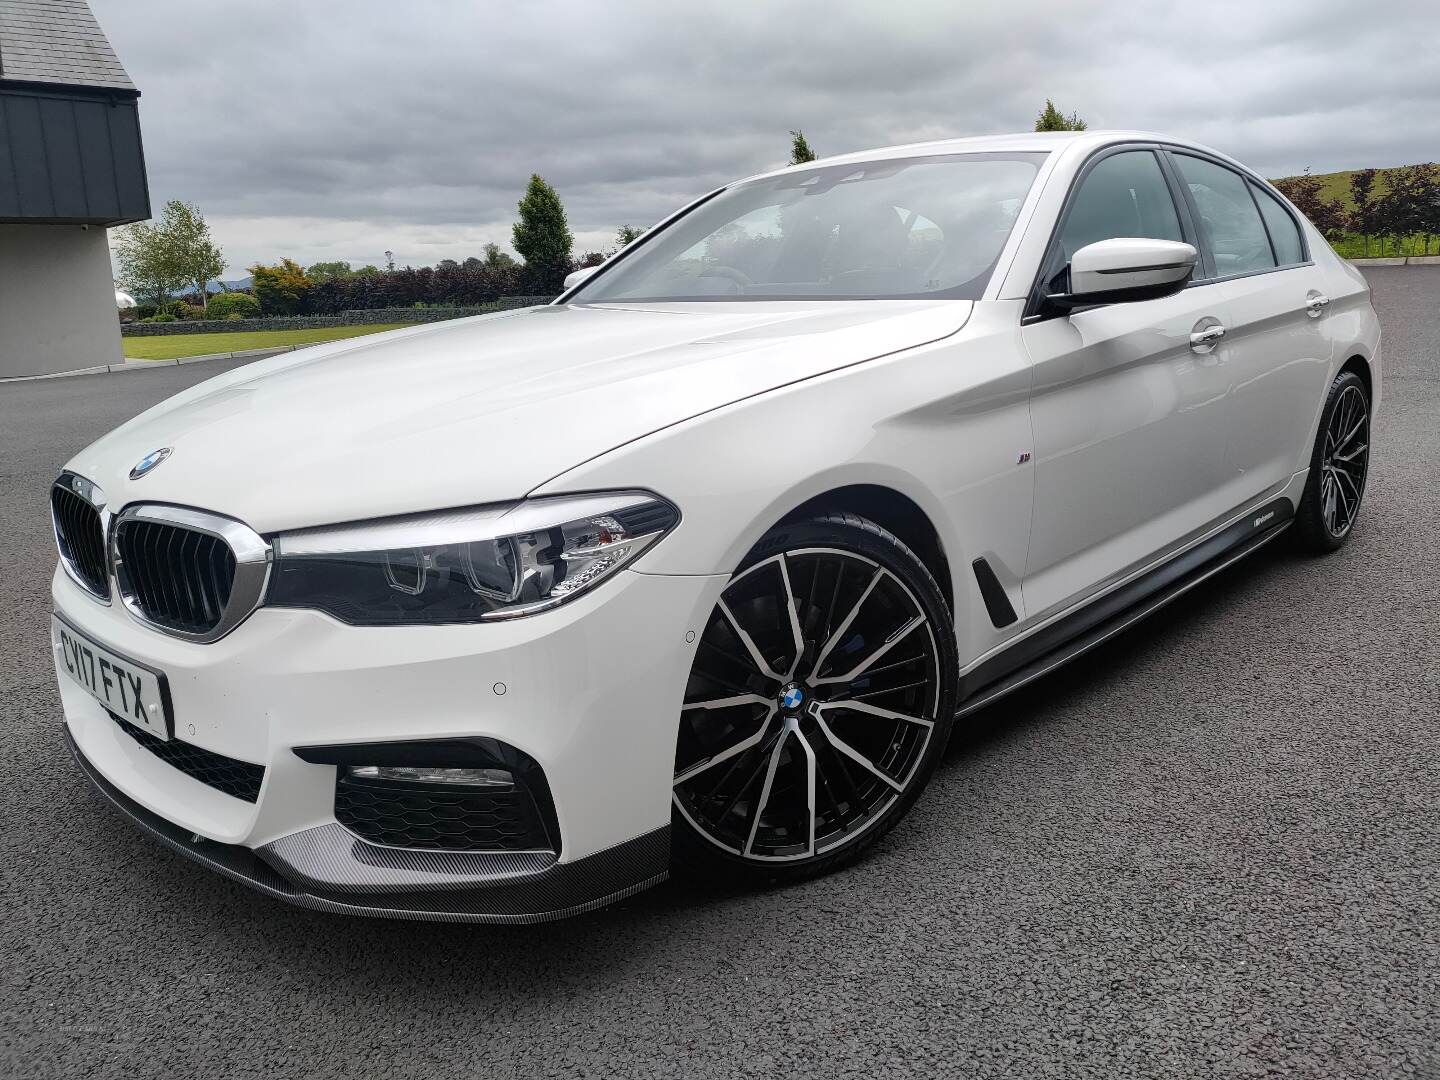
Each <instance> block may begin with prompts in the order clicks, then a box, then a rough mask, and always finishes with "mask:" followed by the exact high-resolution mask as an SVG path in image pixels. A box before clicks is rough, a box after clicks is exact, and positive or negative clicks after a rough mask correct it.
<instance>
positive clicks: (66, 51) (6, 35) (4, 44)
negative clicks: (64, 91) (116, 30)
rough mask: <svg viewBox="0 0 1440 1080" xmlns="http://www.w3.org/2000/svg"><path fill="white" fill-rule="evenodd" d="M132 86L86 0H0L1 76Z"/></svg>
mask: <svg viewBox="0 0 1440 1080" xmlns="http://www.w3.org/2000/svg"><path fill="white" fill-rule="evenodd" d="M5 79H16V80H21V81H24V82H34V83H59V84H63V85H66V86H95V87H104V88H107V89H117V90H134V89H135V84H134V83H132V82H131V81H130V76H129V75H126V74H125V69H124V68H123V67H121V66H120V61H119V59H118V58H117V57H116V56H115V50H114V49H112V48H111V47H110V42H109V41H107V40H106V39H105V32H104V31H103V30H101V29H100V24H99V23H98V22H96V21H95V16H94V15H93V14H92V13H91V11H90V8H89V6H88V5H87V4H86V3H85V0H0V80H5Z"/></svg>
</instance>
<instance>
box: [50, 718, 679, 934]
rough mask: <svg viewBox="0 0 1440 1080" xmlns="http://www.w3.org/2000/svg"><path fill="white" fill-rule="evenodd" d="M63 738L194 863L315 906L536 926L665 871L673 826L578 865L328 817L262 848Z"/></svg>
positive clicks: (147, 828)
mask: <svg viewBox="0 0 1440 1080" xmlns="http://www.w3.org/2000/svg"><path fill="white" fill-rule="evenodd" d="M65 740H66V742H67V743H68V744H69V747H70V751H71V753H72V754H74V755H75V761H76V763H77V764H79V766H80V768H81V771H83V772H84V773H85V776H86V777H87V778H88V779H89V781H90V783H91V784H92V785H93V786H94V788H95V790H96V792H97V793H98V794H99V795H100V796H101V797H102V798H104V799H105V801H107V802H108V803H109V804H110V805H111V806H112V807H114V808H115V809H116V810H118V811H119V812H120V814H121V815H122V816H123V817H126V818H128V819H129V820H130V821H131V822H133V823H134V824H135V825H136V826H138V827H139V828H140V830H141V831H142V832H144V833H147V834H148V835H150V836H151V837H152V838H154V839H156V840H158V841H160V843H162V844H164V845H165V846H166V847H168V848H169V849H170V850H172V851H175V852H177V853H179V854H181V855H183V856H185V857H186V858H187V859H190V860H192V861H193V862H197V863H200V864H201V865H202V866H205V867H207V868H209V869H211V870H214V871H215V872H217V873H220V874H223V875H225V876H226V877H228V878H232V879H233V880H235V881H239V882H241V883H242V884H245V885H248V886H250V887H251V888H252V889H255V890H256V891H258V892H261V893H264V894H265V895H267V896H270V897H273V898H275V899H277V900H283V901H285V902H287V903H290V904H295V905H297V906H299V907H303V908H310V909H313V910H316V911H331V912H337V913H343V914H349V915H368V916H372V917H376V918H399V919H421V920H429V921H436V922H477V923H537V922H548V921H550V920H552V919H563V918H567V917H569V916H571V915H579V914H581V913H583V912H586V911H590V910H593V909H595V908H599V907H603V906H605V905H606V904H610V903H614V902H615V901H616V900H621V899H624V898H625V897H627V896H631V895H633V894H634V893H637V892H640V891H641V890H643V889H647V888H649V887H650V886H652V885H658V884H659V883H660V882H662V881H664V880H665V878H666V877H667V876H669V870H668V866H669V858H670V827H669V826H668V825H665V826H662V827H660V828H658V829H655V830H653V831H651V832H648V833H645V834H643V835H641V836H637V837H635V838H634V839H632V840H628V841H625V842H624V843H621V844H617V845H615V846H614V847H611V848H608V849H606V850H604V851H599V852H596V853H594V854H592V855H589V856H586V857H585V858H582V859H578V860H576V861H574V862H568V863H560V862H557V861H556V859H555V857H554V856H553V855H551V854H549V853H532V852H444V851H414V850H406V849H399V848H387V847H382V846H380V845H378V844H371V843H368V842H367V841H364V840H361V839H359V838H358V837H356V836H355V835H353V834H352V833H350V832H349V831H348V830H347V829H345V827H344V826H342V825H339V824H336V823H333V822H332V823H330V824H326V825H319V826H316V827H314V828H311V829H305V830H302V831H300V832H297V833H292V834H290V835H289V836H284V837H281V838H279V839H278V840H274V841H272V842H270V843H269V844H266V845H264V846H263V847H260V848H257V849H251V848H248V847H244V846H241V845H238V844H222V843H220V842H218V841H215V840H208V839H205V838H204V837H201V836H198V835H197V834H195V833H191V832H188V831H187V830H185V829H183V828H182V827H180V826H179V825H176V824H174V823H173V822H170V821H167V820H165V819H164V818H162V817H160V816H159V815H158V814H154V813H152V812H150V811H149V810H147V809H145V808H144V807H143V806H141V805H140V804H139V803H137V802H135V801H134V800H133V799H131V798H129V797H128V796H127V795H125V794H124V793H123V792H122V791H120V790H119V789H118V788H116V787H115V786H114V785H113V784H111V783H110V782H109V781H108V780H106V779H105V777H104V776H102V775H101V774H100V772H99V770H98V769H96V768H95V766H94V765H92V764H91V763H90V761H89V760H88V759H87V758H86V757H85V755H84V753H83V752H82V751H81V750H80V748H79V746H77V745H76V743H75V740H74V738H73V737H72V736H71V735H70V731H69V729H68V727H67V728H66V729H65Z"/></svg>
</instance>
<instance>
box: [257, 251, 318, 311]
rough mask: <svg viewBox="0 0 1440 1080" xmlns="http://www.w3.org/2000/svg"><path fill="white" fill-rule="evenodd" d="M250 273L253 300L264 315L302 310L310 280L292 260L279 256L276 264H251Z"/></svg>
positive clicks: (310, 283)
mask: <svg viewBox="0 0 1440 1080" xmlns="http://www.w3.org/2000/svg"><path fill="white" fill-rule="evenodd" d="M250 276H251V279H252V281H253V283H254V287H255V299H257V300H259V301H260V309H261V310H262V311H263V312H264V313H265V314H266V315H295V314H298V313H299V312H301V311H303V310H304V308H305V297H306V294H307V293H309V291H310V286H311V285H312V284H313V282H311V280H310V279H309V278H308V277H306V276H305V271H304V270H303V269H302V268H301V266H300V264H299V263H297V262H296V261H295V260H294V259H281V260H280V262H279V264H278V265H276V266H264V265H256V266H252V267H250Z"/></svg>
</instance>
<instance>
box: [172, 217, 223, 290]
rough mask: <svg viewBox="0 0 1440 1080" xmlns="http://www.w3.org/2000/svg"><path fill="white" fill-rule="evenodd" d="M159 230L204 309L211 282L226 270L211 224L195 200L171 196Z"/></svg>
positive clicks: (178, 268) (176, 267) (186, 281)
mask: <svg viewBox="0 0 1440 1080" xmlns="http://www.w3.org/2000/svg"><path fill="white" fill-rule="evenodd" d="M160 231H161V233H162V234H163V236H164V243H165V245H166V246H167V247H168V248H169V250H170V256H169V257H170V259H171V261H172V262H173V263H174V265H175V269H176V271H177V272H178V273H180V274H182V275H184V278H185V283H186V284H187V285H194V286H195V291H196V292H198V293H199V294H200V306H201V308H202V310H203V309H204V307H205V306H206V303H207V302H208V300H209V297H210V282H212V281H214V280H216V279H217V278H219V277H220V275H221V274H223V273H224V272H225V255H224V253H223V252H222V251H221V250H220V247H219V245H218V244H216V243H215V241H214V240H213V239H212V238H211V236H210V226H209V225H208V224H206V222H205V216H204V215H203V214H201V213H200V208H199V207H198V206H196V205H195V204H194V203H186V202H181V201H180V200H179V199H171V200H170V201H169V202H167V203H166V204H165V208H164V209H163V210H161V211H160Z"/></svg>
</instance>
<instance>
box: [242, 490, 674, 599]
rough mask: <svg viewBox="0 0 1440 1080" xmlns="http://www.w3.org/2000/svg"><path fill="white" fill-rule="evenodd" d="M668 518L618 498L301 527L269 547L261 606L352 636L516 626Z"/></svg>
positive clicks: (660, 506)
mask: <svg viewBox="0 0 1440 1080" xmlns="http://www.w3.org/2000/svg"><path fill="white" fill-rule="evenodd" d="M679 520H680V514H679V512H678V511H677V510H676V509H675V507H673V506H671V505H670V504H669V503H668V502H666V501H664V500H663V499H660V498H657V497H656V496H654V495H650V494H648V493H646V492H629V491H621V492H608V493H602V494H599V495H580V496H565V497H560V498H550V499H533V500H529V501H526V502H521V503H511V504H507V505H503V506H491V507H478V508H476V509H473V510H457V511H450V512H446V513H439V514H425V515H416V516H412V517H403V518H388V519H385V520H382V521H375V522H368V523H362V524H357V525H337V526H334V527H333V528H323V529H304V530H301V531H299V532H293V533H285V534H284V535H282V536H280V537H279V538H278V539H277V540H276V541H275V565H274V569H273V572H272V573H271V575H270V591H269V593H268V594H267V596H266V602H267V603H268V604H271V605H273V606H277V607H306V608H318V609H319V610H321V611H326V612H329V613H330V614H331V615H333V616H335V618H337V619H339V620H341V621H342V622H347V623H352V624H354V625H357V626H396V625H402V624H414V623H420V624H424V623H468V622H478V621H481V620H490V619H508V618H515V617H517V616H520V615H530V614H533V613H534V612H537V611H544V610H546V609H548V608H552V607H555V606H557V605H559V604H563V603H564V602H565V601H566V600H569V599H570V598H572V597H574V596H578V595H580V594H581V593H582V592H585V591H586V590H587V589H592V588H594V587H595V586H596V585H598V584H600V582H602V581H604V580H605V579H606V578H608V577H610V576H611V575H613V574H614V573H615V572H616V571H618V570H619V569H620V568H621V567H623V566H625V565H626V564H627V563H630V562H632V561H634V559H635V558H636V556H638V555H639V554H640V553H641V552H642V551H644V550H645V549H646V548H648V547H649V546H650V545H651V544H654V543H655V542H656V541H657V540H659V539H660V538H661V537H662V536H664V535H665V533H667V532H669V531H670V530H671V529H672V528H674V527H675V524H676V523H677V522H678V521H679Z"/></svg>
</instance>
